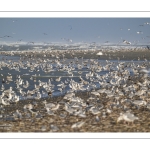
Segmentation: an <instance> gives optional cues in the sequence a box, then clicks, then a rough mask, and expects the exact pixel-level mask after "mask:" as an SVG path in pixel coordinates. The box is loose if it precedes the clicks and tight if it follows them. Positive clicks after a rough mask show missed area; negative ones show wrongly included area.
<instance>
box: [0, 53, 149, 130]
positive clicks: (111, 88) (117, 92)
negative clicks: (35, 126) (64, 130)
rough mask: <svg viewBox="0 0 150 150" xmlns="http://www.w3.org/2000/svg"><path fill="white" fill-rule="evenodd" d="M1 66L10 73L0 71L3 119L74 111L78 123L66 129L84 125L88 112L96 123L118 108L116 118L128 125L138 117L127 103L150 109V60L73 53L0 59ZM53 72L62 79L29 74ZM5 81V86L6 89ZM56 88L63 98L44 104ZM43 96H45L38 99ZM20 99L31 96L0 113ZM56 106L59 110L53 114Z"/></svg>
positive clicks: (69, 113) (0, 102)
mask: <svg viewBox="0 0 150 150" xmlns="http://www.w3.org/2000/svg"><path fill="white" fill-rule="evenodd" d="M8 54H9V52H8ZM26 54H27V52H26ZM34 55H35V54H34ZM97 55H103V53H102V52H98V53H97ZM4 68H5V69H6V68H7V69H6V70H9V74H7V76H4V75H3V73H1V79H2V80H1V93H2V94H1V95H0V104H1V109H0V111H1V119H2V120H6V119H7V118H8V116H9V117H10V118H11V119H9V120H15V119H17V120H18V119H19V120H22V119H25V118H30V119H31V118H38V117H39V118H41V117H43V116H44V115H49V116H57V115H59V117H62V118H66V117H67V115H73V116H77V117H79V118H82V121H80V122H77V123H75V124H73V125H72V126H71V128H80V127H82V126H83V125H84V124H85V121H84V118H86V117H87V114H91V115H93V116H95V118H96V120H97V121H100V117H102V118H104V119H105V118H107V116H108V115H109V114H111V113H112V112H113V111H114V110H115V109H117V110H119V113H118V119H117V120H116V122H118V123H119V122H121V121H122V120H123V121H124V122H128V123H130V122H131V123H133V122H134V121H135V120H137V121H138V120H140V118H138V117H137V116H135V115H134V114H133V113H132V109H131V108H132V107H135V108H136V109H137V110H139V111H140V108H141V107H144V109H150V98H149V97H150V92H149V89H150V79H149V62H148V61H147V60H145V61H137V62H134V61H130V62H126V61H109V60H106V61H99V60H98V59H88V60H84V59H83V58H80V59H78V58H77V57H75V58H74V59H71V60H69V59H66V58H64V59H59V58H57V56H56V57H55V58H53V59H50V58H47V59H42V58H40V57H39V58H38V57H37V58H32V57H31V58H28V59H26V60H25V59H24V57H20V59H19V60H18V62H17V61H15V60H6V59H3V61H1V62H0V69H1V70H2V71H3V70H4ZM22 69H23V70H26V72H28V73H27V74H28V75H30V74H31V73H32V75H31V76H30V77H28V78H24V74H21V73H22V71H21V70H22ZM11 70H15V71H16V72H18V75H17V74H15V75H14V74H13V75H12V74H11ZM55 71H58V72H59V71H60V72H65V73H66V76H65V78H64V77H63V76H61V75H60V76H58V77H55V76H53V77H49V78H46V79H47V81H41V79H38V77H40V74H39V75H37V74H35V75H33V73H35V72H37V73H38V72H40V73H41V72H44V73H45V74H46V75H47V74H50V73H51V72H55ZM74 72H77V76H75V75H74ZM83 72H84V73H83ZM31 82H32V84H34V86H33V85H32V84H31ZM12 83H13V84H12ZM6 85H7V87H8V86H9V88H8V89H6V87H5V86H6ZM10 85H13V86H10ZM31 86H32V89H31ZM56 90H57V91H59V92H60V93H61V95H62V96H63V98H62V100H60V101H57V102H55V101H54V102H50V103H48V102H47V99H48V97H52V95H53V93H54V92H55V91H56ZM78 92H86V94H88V95H89V97H88V99H84V98H81V97H78V96H76V93H78ZM43 94H45V95H46V97H44V98H43V97H42V96H43ZM21 97H26V98H27V99H33V102H32V103H28V104H25V105H21V108H22V109H20V107H18V108H19V109H18V108H17V109H16V110H13V111H12V112H11V113H10V112H8V114H6V112H5V111H4V110H5V109H6V108H9V107H13V106H14V105H18V103H19V102H20V101H22V102H23V101H26V100H21V99H20V98H21ZM103 97H104V98H103ZM43 99H44V100H43ZM106 103H107V105H106ZM39 105H40V108H39ZM60 109H61V110H63V111H61V113H58V112H59V110H60ZM51 128H54V127H53V126H52V127H51ZM54 129H57V130H58V128H57V126H55V128H54ZM42 130H44V127H43V128H42Z"/></svg>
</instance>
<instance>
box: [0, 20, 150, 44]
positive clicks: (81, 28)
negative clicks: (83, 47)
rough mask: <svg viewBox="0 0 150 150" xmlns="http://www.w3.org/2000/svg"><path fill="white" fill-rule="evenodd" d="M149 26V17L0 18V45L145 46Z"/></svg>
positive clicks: (149, 29) (148, 40) (149, 40)
mask: <svg viewBox="0 0 150 150" xmlns="http://www.w3.org/2000/svg"><path fill="white" fill-rule="evenodd" d="M149 23H150V18H0V37H2V38H0V42H6V43H7V42H18V43H19V42H20V41H19V40H21V42H32V41H33V42H43V43H44V42H63V43H76V42H88V43H91V42H96V43H105V42H106V41H108V43H119V42H120V43H122V42H123V40H127V41H130V42H131V43H132V44H134V43H145V44H148V43H149V42H150V38H149V37H148V36H150V24H149ZM4 36H5V37H4ZM9 36H10V37H9Z"/></svg>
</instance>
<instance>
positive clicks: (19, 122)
mask: <svg viewBox="0 0 150 150" xmlns="http://www.w3.org/2000/svg"><path fill="white" fill-rule="evenodd" d="M98 52H102V53H103V55H100V56H97V55H96V54H97V53H98ZM0 54H1V55H5V56H9V55H11V56H12V55H13V56H21V59H22V60H23V59H24V60H26V59H30V58H32V59H34V58H43V60H44V59H46V58H49V59H51V58H53V59H58V60H61V59H62V58H70V59H73V58H76V57H77V58H79V59H80V58H81V59H82V58H83V59H100V60H130V61H131V60H140V61H141V60H144V61H147V60H149V59H150V51H148V50H141V51H132V50H129V51H126V50H125V51H115V52H113V51H110V50H109V51H101V50H99V51H69V52H66V53H64V52H61V51H50V52H45V51H41V52H39V53H38V52H35V51H33V52H2V51H1V53H0ZM5 59H6V58H5ZM118 72H120V71H118ZM121 74H122V75H121ZM117 76H118V77H120V76H122V79H123V78H124V77H125V76H124V75H123V73H122V72H120V75H119V74H117ZM143 77H144V78H143ZM145 80H146V81H147V80H148V81H149V80H150V79H149V77H147V76H145V75H144V74H143V73H140V72H139V73H138V74H137V75H134V76H132V77H130V76H129V77H127V79H126V84H127V85H126V86H130V85H132V84H134V83H136V82H138V84H139V85H140V86H141V87H142V84H143V83H144V84H145ZM139 82H140V83H139ZM108 85H109V82H108ZM111 88H112V87H110V89H109V86H108V87H107V88H104V89H105V90H110V91H111V90H112V89H111ZM118 88H119V90H120V92H121V91H122V90H124V88H125V86H123V85H121V84H120V85H117V86H115V90H116V91H115V93H116V95H114V96H110V97H108V95H107V93H105V92H104V93H99V94H98V96H96V95H93V94H92V92H96V91H97V90H99V89H95V91H89V92H75V95H74V98H76V100H79V101H81V102H82V103H81V104H82V106H81V107H79V105H80V104H79V103H78V104H79V105H77V106H76V107H75V106H74V105H76V104H75V103H73V102H71V100H70V99H64V97H65V95H62V96H56V97H51V96H49V97H48V98H41V99H38V100H36V99H31V100H20V101H19V102H18V103H17V104H15V103H14V104H11V105H8V106H2V107H1V118H0V132H149V131H150V119H149V111H150V110H149V108H148V107H147V105H142V106H140V107H138V108H137V106H136V105H134V104H133V102H134V100H135V101H136V100H141V101H144V102H145V101H146V102H147V103H149V100H150V96H149V95H148V94H145V93H144V94H143V95H134V96H133V97H132V98H129V95H130V94H131V93H130V91H128V92H123V95H119V97H118V99H117V101H116V97H117V95H118V93H119V92H117V89H118ZM148 89H149V86H148ZM138 90H139V91H140V88H139V89H138ZM138 90H137V91H138ZM142 96H143V97H142ZM90 98H91V99H90ZM128 99H130V101H128ZM45 100H46V101H47V103H53V104H54V105H55V106H57V104H59V108H58V109H56V110H54V111H52V112H49V114H48V113H47V111H46V109H45V106H44V103H43V102H44V101H45ZM116 102H119V104H116ZM120 102H121V103H120ZM34 103H35V104H34ZM28 104H32V105H33V110H35V111H36V112H37V113H36V114H34V113H33V114H32V113H30V114H29V113H28V109H25V108H24V107H25V105H28ZM65 105H68V106H65ZM70 106H72V107H73V108H74V109H75V110H76V111H77V112H80V111H81V112H82V111H84V112H82V113H81V112H80V113H81V114H76V113H75V112H73V113H70V112H69V111H72V110H69V107H70ZM65 107H68V108H67V109H66V108H65ZM78 107H79V109H78ZM91 107H93V110H92V109H91ZM97 108H98V109H97ZM94 109H97V110H94ZM16 110H18V111H19V113H21V114H22V115H21V117H18V115H16V116H15V115H13V114H14V113H16ZM92 111H96V112H98V113H95V114H94V112H92ZM127 111H129V112H131V113H132V114H134V115H135V116H136V117H137V118H138V119H137V120H135V121H133V122H132V121H131V122H125V121H123V120H122V121H119V122H117V120H118V118H119V116H120V113H125V112H127ZM31 114H32V115H31Z"/></svg>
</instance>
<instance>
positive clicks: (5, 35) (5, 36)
mask: <svg viewBox="0 0 150 150" xmlns="http://www.w3.org/2000/svg"><path fill="white" fill-rule="evenodd" d="M4 37H8V38H9V37H11V38H13V37H12V36H9V35H5V36H4Z"/></svg>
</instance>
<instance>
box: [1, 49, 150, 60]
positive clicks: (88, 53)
mask: <svg viewBox="0 0 150 150" xmlns="http://www.w3.org/2000/svg"><path fill="white" fill-rule="evenodd" d="M99 52H102V53H103V55H100V56H98V55H97V53H99ZM0 54H1V55H6V56H21V57H23V58H24V59H26V58H43V59H46V58H52V59H63V58H68V59H73V58H75V57H77V58H78V59H80V58H83V59H100V60H130V61H131V60H145V59H147V60H150V50H148V49H140V50H136V49H128V50H126V49H121V50H69V51H67V50H49V51H48V50H42V51H33V50H31V51H13V52H12V51H0Z"/></svg>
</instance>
